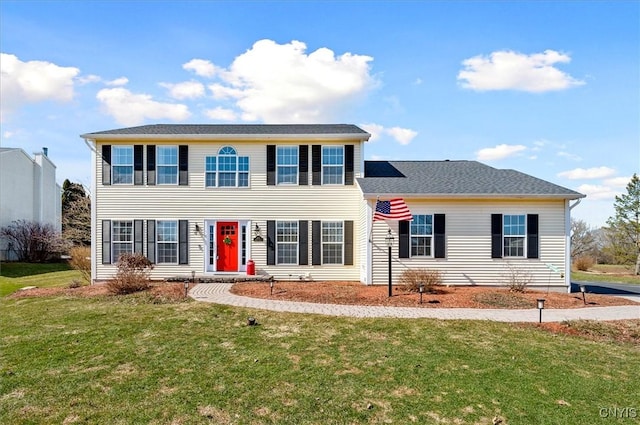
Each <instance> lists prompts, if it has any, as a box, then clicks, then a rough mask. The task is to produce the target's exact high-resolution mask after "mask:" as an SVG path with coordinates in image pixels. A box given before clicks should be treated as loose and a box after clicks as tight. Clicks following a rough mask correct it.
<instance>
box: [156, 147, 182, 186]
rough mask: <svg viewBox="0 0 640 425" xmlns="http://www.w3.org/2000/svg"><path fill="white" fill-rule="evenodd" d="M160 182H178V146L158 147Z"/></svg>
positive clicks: (158, 179) (158, 180) (158, 178)
mask: <svg viewBox="0 0 640 425" xmlns="http://www.w3.org/2000/svg"><path fill="white" fill-rule="evenodd" d="M157 164H158V165H157V168H158V170H157V173H158V176H157V182H158V184H178V147H177V146H158V147H157Z"/></svg>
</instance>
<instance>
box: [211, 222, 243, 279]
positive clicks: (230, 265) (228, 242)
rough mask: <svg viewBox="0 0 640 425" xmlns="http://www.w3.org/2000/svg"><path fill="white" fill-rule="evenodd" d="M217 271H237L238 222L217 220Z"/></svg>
mask: <svg viewBox="0 0 640 425" xmlns="http://www.w3.org/2000/svg"><path fill="white" fill-rule="evenodd" d="M216 233H217V242H216V248H217V250H218V262H217V265H216V270H217V271H219V272H237V271H238V222H237V221H219V222H218V223H217V225H216Z"/></svg>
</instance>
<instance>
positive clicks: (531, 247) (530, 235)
mask: <svg viewBox="0 0 640 425" xmlns="http://www.w3.org/2000/svg"><path fill="white" fill-rule="evenodd" d="M539 240H540V237H539V236H538V214H527V258H538V257H539Z"/></svg>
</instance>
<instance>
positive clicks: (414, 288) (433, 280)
mask: <svg viewBox="0 0 640 425" xmlns="http://www.w3.org/2000/svg"><path fill="white" fill-rule="evenodd" d="M398 282H399V283H400V285H402V287H403V289H404V290H405V291H408V292H419V291H420V284H421V283H422V284H424V292H426V293H429V292H431V293H433V292H438V290H437V289H436V286H441V285H442V273H441V272H439V271H438V270H429V269H409V270H405V271H404V272H402V274H401V275H400V278H399V280H398Z"/></svg>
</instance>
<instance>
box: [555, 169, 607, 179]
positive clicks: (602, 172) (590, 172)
mask: <svg viewBox="0 0 640 425" xmlns="http://www.w3.org/2000/svg"><path fill="white" fill-rule="evenodd" d="M615 173H616V170H614V169H613V168H609V167H594V168H587V169H585V168H575V169H573V170H569V171H563V172H561V173H558V177H564V178H566V179H569V180H585V179H602V178H605V177H611V176H613V175H614V174H615Z"/></svg>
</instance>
